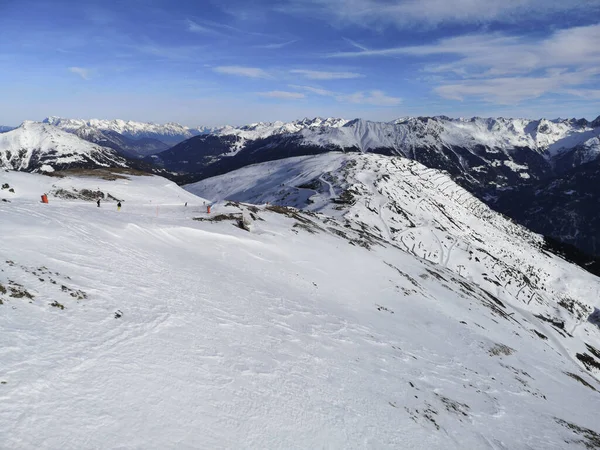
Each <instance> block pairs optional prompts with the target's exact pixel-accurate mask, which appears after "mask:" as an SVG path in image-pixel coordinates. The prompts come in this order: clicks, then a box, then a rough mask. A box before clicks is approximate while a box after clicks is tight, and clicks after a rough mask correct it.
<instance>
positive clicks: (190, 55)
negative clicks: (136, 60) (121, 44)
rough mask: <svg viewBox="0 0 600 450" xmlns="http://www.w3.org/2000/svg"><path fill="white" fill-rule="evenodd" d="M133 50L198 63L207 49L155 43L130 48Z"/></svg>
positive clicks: (167, 58) (196, 46) (158, 56)
mask: <svg viewBox="0 0 600 450" xmlns="http://www.w3.org/2000/svg"><path fill="white" fill-rule="evenodd" d="M128 47H129V48H131V49H132V50H135V51H136V52H138V53H143V54H145V55H149V56H154V57H157V58H160V59H166V60H172V61H197V60H198V58H199V57H200V55H201V52H202V50H204V49H205V47H202V46H198V45H190V46H164V45H158V44H153V43H148V44H141V45H132V46H128Z"/></svg>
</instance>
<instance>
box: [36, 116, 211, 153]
mask: <svg viewBox="0 0 600 450" xmlns="http://www.w3.org/2000/svg"><path fill="white" fill-rule="evenodd" d="M43 122H44V123H47V124H50V125H54V126H55V127H58V128H60V129H62V130H64V131H69V132H71V133H74V132H76V131H77V130H79V129H81V128H82V127H85V128H92V129H96V130H98V131H102V132H116V133H119V134H120V135H122V136H125V137H126V138H131V139H134V140H138V139H142V138H150V139H156V140H159V141H161V142H164V143H165V144H167V145H168V146H170V145H175V144H177V143H179V142H181V141H184V140H186V139H189V138H191V137H193V136H197V135H199V134H204V133H210V132H211V131H213V129H212V128H208V127H197V128H189V127H186V126H183V125H179V124H178V123H172V122H171V123H166V124H163V125H160V124H155V123H145V122H134V121H131V120H127V121H125V120H120V119H115V120H99V119H90V120H85V119H65V118H62V117H55V116H51V117H47V118H46V119H44V120H43Z"/></svg>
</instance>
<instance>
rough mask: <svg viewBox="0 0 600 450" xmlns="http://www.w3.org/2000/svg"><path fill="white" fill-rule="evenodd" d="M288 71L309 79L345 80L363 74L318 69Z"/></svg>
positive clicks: (360, 76) (359, 76)
mask: <svg viewBox="0 0 600 450" xmlns="http://www.w3.org/2000/svg"><path fill="white" fill-rule="evenodd" d="M290 73H295V74H298V75H302V76H303V77H305V78H308V79H310V80H345V79H350V78H362V77H364V75H362V74H360V73H355V72H323V71H319V70H300V69H297V70H290Z"/></svg>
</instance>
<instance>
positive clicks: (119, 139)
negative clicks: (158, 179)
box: [73, 125, 169, 159]
mask: <svg viewBox="0 0 600 450" xmlns="http://www.w3.org/2000/svg"><path fill="white" fill-rule="evenodd" d="M73 134H75V135H76V136H79V137H80V138H81V139H85V140H86V141H88V142H93V143H94V144H98V145H101V146H103V147H109V148H112V149H113V150H116V151H117V152H119V153H120V154H121V155H123V156H125V157H127V158H131V159H136V158H143V157H145V156H148V155H152V154H154V153H159V152H161V151H164V150H166V149H167V148H168V147H169V146H168V145H167V144H165V143H164V142H162V141H159V140H158V139H152V138H140V139H132V138H128V137H125V136H124V135H122V134H119V133H117V132H116V131H110V130H109V131H100V130H99V129H97V128H94V127H90V126H87V125H86V126H82V127H81V128H78V129H77V130H75V131H74V132H73Z"/></svg>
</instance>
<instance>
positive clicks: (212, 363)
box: [0, 155, 600, 450]
mask: <svg viewBox="0 0 600 450" xmlns="http://www.w3.org/2000/svg"><path fill="white" fill-rule="evenodd" d="M388 162H390V160H389V159H386V158H381V157H378V156H377V155H325V156H319V157H316V158H299V159H296V160H288V161H280V162H276V163H275V162H273V163H268V164H266V165H261V166H256V167H255V168H254V170H255V173H254V176H251V175H250V174H249V173H246V172H247V171H249V170H250V169H251V168H246V169H243V170H241V171H238V172H237V174H238V175H239V177H236V178H235V179H234V180H228V179H226V178H221V179H220V183H218V185H219V186H221V187H222V188H223V189H226V188H227V186H228V185H230V186H231V187H232V189H235V191H236V192H238V193H239V194H240V195H242V190H243V189H244V188H245V189H252V187H253V186H256V187H257V189H256V190H254V191H253V193H252V194H251V193H250V192H249V193H248V194H247V195H248V196H250V195H254V196H257V195H260V193H261V192H264V195H265V196H266V195H267V194H266V192H267V191H268V192H270V194H269V195H270V196H271V199H273V200H275V199H277V200H278V201H285V202H288V203H290V204H292V203H294V204H298V205H300V204H304V203H305V202H304V200H306V199H310V200H312V201H313V202H314V203H312V204H311V205H312V207H313V208H314V209H315V210H320V211H322V212H327V214H320V213H316V212H311V211H299V210H295V209H291V208H290V209H288V208H285V207H278V206H273V205H256V206H253V205H244V204H239V203H228V202H218V203H216V204H214V205H213V210H212V212H211V214H207V213H206V212H205V211H206V210H205V207H204V205H203V202H204V200H203V199H202V198H196V197H193V196H192V195H191V194H190V193H188V192H185V191H183V190H181V189H179V188H178V187H177V186H175V185H173V184H172V183H169V182H168V181H166V180H164V179H161V178H158V177H128V178H126V179H117V180H115V181H107V180H102V179H96V178H76V177H66V178H61V179H54V178H49V177H41V176H38V175H35V174H24V173H8V174H7V173H3V172H2V173H0V181H1V182H3V183H4V182H6V183H9V184H10V185H11V186H14V188H15V193H13V194H11V195H12V197H11V203H7V202H0V215H1V216H2V218H3V220H2V221H0V235H2V236H10V237H11V239H0V253H1V254H2V255H3V257H2V259H1V260H0V268H1V269H2V271H0V283H2V285H3V286H5V289H6V292H3V293H0V298H1V299H2V304H0V326H1V327H2V329H3V350H2V352H0V366H1V367H2V372H1V373H0V382H1V384H0V389H1V391H0V392H1V393H2V395H3V399H4V400H3V403H2V408H0V429H2V430H3V446H4V447H8V448H40V449H46V448H48V449H51V448H86V447H91V448H99V447H102V448H118V447H123V446H127V445H129V443H132V442H135V446H137V447H141V448H169V447H172V446H173V442H177V447H180V448H204V447H209V448H224V447H226V448H240V447H250V448H273V447H275V448H321V447H331V448H355V447H368V448H390V449H392V448H393V449H397V448H428V449H461V450H462V449H465V448H473V449H478V448H490V449H528V448H529V449H531V448H544V449H562V448H565V446H567V445H568V446H569V448H581V449H583V448H586V447H587V448H593V445H594V442H597V439H599V438H600V435H599V434H598V433H600V430H599V429H598V423H597V417H596V412H597V410H598V408H599V407H600V394H599V393H598V389H600V383H598V381H597V380H596V379H595V378H594V377H593V376H592V374H591V373H590V372H588V371H587V369H582V368H581V367H580V365H579V359H575V360H573V357H572V356H573V351H578V352H580V353H581V352H583V353H581V354H582V355H583V354H584V353H585V355H587V357H585V358H584V359H585V361H587V362H588V363H589V361H595V359H594V358H595V356H594V355H592V354H591V353H590V352H591V350H589V349H588V348H587V347H585V345H584V344H583V342H582V341H583V340H585V342H587V343H588V344H590V345H594V347H595V348H598V346H597V345H596V344H597V339H598V334H599V333H600V331H599V330H598V329H597V328H594V327H595V325H594V324H593V323H592V322H591V321H590V322H586V321H585V320H583V319H578V318H577V317H576V315H575V314H574V313H572V312H570V311H568V310H567V309H564V308H563V307H562V306H556V301H557V298H556V297H555V294H557V293H559V294H560V293H562V294H567V295H569V296H570V297H572V298H574V299H578V301H579V300H580V301H582V302H583V304H584V306H585V307H586V308H587V307H588V306H589V305H590V304H593V302H594V297H593V296H592V295H588V294H589V292H590V290H597V289H598V280H597V279H595V278H592V277H591V275H589V274H587V273H585V272H583V271H581V270H580V269H579V268H577V267H574V266H572V265H569V264H566V263H565V262H564V261H561V260H560V259H558V258H555V257H553V256H551V255H546V254H544V253H543V252H540V251H539V248H538V247H536V246H535V243H536V241H538V238H536V237H535V236H532V235H531V234H530V233H527V232H525V231H522V229H521V228H520V227H518V226H515V225H512V224H510V223H508V222H506V221H503V220H502V219H501V218H500V217H499V216H498V218H497V219H493V218H491V219H490V220H489V221H487V220H483V219H482V217H485V214H492V213H491V212H489V211H488V210H487V209H486V208H485V207H483V206H482V205H481V204H478V203H472V201H474V199H472V198H471V197H468V194H467V193H465V192H464V190H462V189H460V188H458V187H457V186H456V185H455V184H453V183H452V182H451V181H450V180H449V179H448V178H447V177H446V176H444V175H442V174H440V173H439V172H437V171H433V170H427V169H425V168H423V167H422V166H420V165H419V164H416V163H414V162H406V161H404V160H401V163H398V161H396V164H399V165H397V166H396V167H393V166H392V167H388V166H386V164H387V163H388ZM390 163H391V162H390ZM269 170H270V171H271V174H270V175H271V176H272V184H268V183H269V181H268V180H267V174H268V171H269ZM245 171H246V172H245ZM388 177H389V178H388ZM242 179H245V180H246V182H245V183H238V180H242ZM251 179H253V180H254V184H252V182H251V181H250V180H251ZM392 179H394V180H395V181H393V182H392ZM213 181H215V180H213ZM277 181H280V183H279V184H276V183H277ZM297 182H298V183H301V184H302V186H304V187H298V188H296V183H297ZM440 183H443V184H442V185H440ZM52 184H55V185H56V186H55V188H57V189H63V190H73V189H77V191H79V192H81V191H83V190H84V189H87V190H100V191H102V192H103V193H107V194H108V193H110V194H111V196H112V197H115V198H120V199H123V200H124V201H123V207H122V209H121V211H117V210H116V206H115V203H114V202H112V203H110V202H106V203H105V204H103V205H102V207H101V208H97V207H96V206H95V204H94V203H92V202H85V201H74V200H63V199H62V198H57V197H54V196H52V194H51V199H50V203H49V204H48V205H42V204H40V203H39V201H38V198H37V194H38V192H40V191H48V192H51V191H52ZM281 184H284V185H283V186H281ZM214 186H215V187H216V186H217V183H216V181H215V184H214ZM205 187H206V189H207V192H208V188H209V184H208V180H207V183H206V185H205ZM349 189H351V192H349V193H345V192H346V191H347V190H349ZM395 189H398V190H397V191H395ZM280 191H281V192H280ZM380 191H381V192H380ZM286 193H288V195H286ZM400 193H402V194H406V195H407V197H406V198H404V197H397V196H396V194H400ZM0 195H4V194H0ZM351 195H352V196H353V197H352V198H354V199H355V200H356V202H355V203H354V204H352V198H351V197H350V196H351ZM411 195H412V196H415V197H416V198H415V199H412V198H411V197H410V196H411ZM303 199H304V200H303ZM421 200H422V201H421ZM185 201H187V202H188V206H187V207H185V206H183V203H184V202H185ZM387 202H390V204H389V205H387V204H386V203H387ZM461 203H462V205H461ZM443 205H447V207H446V210H444V209H441V208H440V206H443ZM380 206H381V209H380V208H379V207H380ZM451 207H452V208H451ZM336 208H341V209H336ZM400 208H401V209H400ZM486 211H487V212H486ZM402 212H403V213H404V214H406V217H404V216H403V215H402ZM329 213H331V215H330V214H329ZM194 219H196V220H194ZM407 220H412V221H413V222H414V225H415V226H414V227H409V228H410V230H409V231H406V232H402V230H404V228H406V227H405V226H403V224H404V223H408V222H406V221H407ZM452 221H456V224H453V223H452ZM488 223H489V225H488ZM384 224H389V233H390V234H391V236H392V237H390V235H388V231H386V227H385V225H384ZM463 226H468V228H467V229H468V230H470V231H472V232H473V234H472V236H471V235H469V234H467V233H464V234H460V232H459V227H463ZM400 227H402V229H401V230H400V231H394V229H396V228H400ZM442 227H444V228H445V229H442ZM243 228H246V229H248V230H249V231H246V229H243ZM378 228H379V230H378ZM519 230H521V231H519ZM399 233H400V234H399ZM49 235H51V236H52V239H48V238H47V237H48V236H49ZM447 236H450V237H447ZM455 237H456V238H459V239H458V241H457V242H455V243H454V245H453V239H454V238H455ZM475 238H479V239H482V240H483V239H488V238H490V239H492V238H494V240H493V241H485V242H479V241H477V240H476V239H475ZM436 239H437V240H436ZM438 240H439V242H440V244H439V245H438ZM504 241H506V242H507V244H506V245H504ZM402 242H404V243H406V244H407V246H408V249H407V248H406V247H405V246H404V245H403V244H402ZM466 243H471V248H470V250H471V251H473V255H470V253H469V248H468V247H465V246H464V244H466ZM412 244H414V246H413V245H412ZM515 245H520V246H521V248H520V251H519V255H516V256H515V255H514V253H513V249H514V246H515ZM398 247H400V248H398ZM482 250H487V251H492V250H498V253H493V254H491V255H486V254H485V253H484V252H483V251H482ZM421 252H423V255H424V256H425V257H423V255H422V254H421ZM429 253H431V255H429ZM442 253H443V255H442ZM440 255H442V256H443V257H441V258H440ZM469 256H472V257H471V259H469ZM476 258H477V259H476ZM493 258H496V260H494V259H493ZM517 258H523V259H517ZM446 260H447V263H446ZM509 261H512V263H514V264H518V267H517V268H516V269H517V272H515V273H513V271H512V270H507V267H506V265H507V264H508V262H509ZM528 261H529V262H534V263H535V264H534V267H533V268H531V269H529V268H527V266H526V265H525V263H526V262H528ZM512 263H511V264H512ZM519 263H522V264H519ZM459 264H460V265H462V266H464V267H463V268H462V269H461V268H460V267H459ZM483 266H489V267H487V268H486V270H487V272H486V273H487V275H483V274H482V273H481V270H482V269H483ZM525 270H527V271H530V272H531V273H533V274H539V276H540V279H538V278H535V276H533V275H532V277H531V278H528V279H529V281H530V284H531V285H532V287H531V289H535V290H536V292H538V293H539V295H540V296H541V297H542V299H541V301H540V302H538V300H537V299H536V298H534V299H533V300H532V301H531V302H529V304H527V302H526V301H525V299H526V294H525V291H527V292H530V291H529V289H530V288H529V287H527V286H526V287H523V289H522V290H521V293H518V291H517V290H515V289H514V288H515V286H514V283H515V282H516V281H517V280H518V279H519V273H522V272H523V271H525ZM457 271H460V273H461V274H462V275H461V274H458V273H457ZM484 276H486V277H487V278H489V279H491V280H495V281H496V282H497V283H498V284H499V285H500V286H498V285H497V284H495V283H491V282H490V284H489V286H490V287H492V290H491V291H489V290H487V289H483V288H482V287H481V286H483V282H484V281H485V280H484V279H483V277H484ZM469 277H472V279H470V278H469ZM496 277H499V278H496ZM541 284H547V286H548V289H549V290H548V291H547V292H545V291H544V290H543V289H539V286H540V285H541ZM28 296H30V298H29V297H28ZM560 298H563V297H560ZM572 309H573V308H572ZM573 311H579V310H576V309H573ZM534 314H535V315H534ZM536 315H537V316H539V317H542V318H539V317H536ZM544 318H546V319H548V320H544ZM558 318H562V319H563V320H565V323H564V324H563V325H562V326H563V328H561V327H560V324H559V323H558V322H552V321H551V320H554V319H558ZM561 333H562V334H564V336H562V335H561ZM567 333H570V334H572V335H573V337H572V338H571V337H569V336H568V335H567ZM582 364H583V363H582ZM596 376H597V374H596ZM157 405H159V407H157ZM57 418H59V419H60V426H58V427H57V426H56V421H57ZM90 424H92V425H90Z"/></svg>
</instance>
